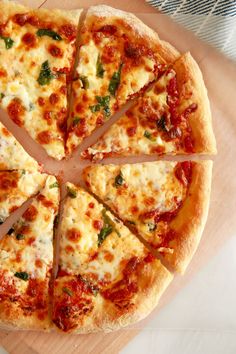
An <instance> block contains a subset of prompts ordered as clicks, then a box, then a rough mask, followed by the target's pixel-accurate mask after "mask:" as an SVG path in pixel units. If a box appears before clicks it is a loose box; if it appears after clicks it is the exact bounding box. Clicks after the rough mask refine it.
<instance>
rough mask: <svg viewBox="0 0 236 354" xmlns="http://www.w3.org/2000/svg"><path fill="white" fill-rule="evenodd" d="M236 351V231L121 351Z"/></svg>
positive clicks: (166, 353)
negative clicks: (235, 234)
mask: <svg viewBox="0 0 236 354" xmlns="http://www.w3.org/2000/svg"><path fill="white" fill-rule="evenodd" d="M147 353H148V354H154V353H155V354H236V236H235V237H233V238H232V239H231V240H230V241H229V242H228V243H227V244H226V245H225V246H224V247H223V248H222V249H221V251H220V252H219V253H218V254H217V255H216V256H215V257H214V258H212V259H211V260H210V261H209V263H208V264H207V265H206V266H205V267H204V269H202V270H201V271H200V272H199V273H198V274H197V275H195V277H194V278H193V279H192V281H190V283H189V284H188V285H187V286H186V287H185V288H184V289H182V290H181V291H180V292H179V293H178V294H177V296H176V297H175V298H174V299H173V300H172V302H171V303H170V304H169V305H167V306H166V307H165V308H163V309H162V310H161V311H160V312H159V314H158V315H157V316H156V318H154V319H153V320H152V321H151V322H150V323H149V324H148V326H147V327H146V328H145V329H144V330H142V332H141V333H140V334H139V335H138V336H137V337H135V338H134V339H133V340H132V341H131V342H130V343H129V344H128V345H127V346H126V347H125V348H124V349H123V350H122V352H121V354H147Z"/></svg>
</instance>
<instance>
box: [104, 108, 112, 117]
mask: <svg viewBox="0 0 236 354" xmlns="http://www.w3.org/2000/svg"><path fill="white" fill-rule="evenodd" d="M103 112H104V114H105V116H106V117H110V115H111V110H110V107H109V106H105V107H104V108H103Z"/></svg>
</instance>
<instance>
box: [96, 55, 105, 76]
mask: <svg viewBox="0 0 236 354" xmlns="http://www.w3.org/2000/svg"><path fill="white" fill-rule="evenodd" d="M96 69H97V70H96V75H97V77H100V78H103V76H104V72H105V70H104V68H103V65H102V62H101V58H100V54H98V58H97V63H96Z"/></svg>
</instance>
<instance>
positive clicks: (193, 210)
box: [165, 161, 213, 274]
mask: <svg viewBox="0 0 236 354" xmlns="http://www.w3.org/2000/svg"><path fill="white" fill-rule="evenodd" d="M212 166H213V163H212V161H199V162H198V163H197V164H196V165H195V166H194V168H193V175H192V182H191V185H190V188H189V191H188V196H187V198H186V200H185V201H184V204H183V207H182V208H181V210H180V212H179V213H178V215H177V217H176V218H175V219H174V220H173V221H172V222H171V223H170V226H171V228H173V229H174V230H175V231H176V232H177V233H178V234H179V235H180V237H179V238H178V239H177V240H176V241H175V242H174V243H172V244H170V246H171V245H172V246H173V247H174V250H175V251H174V253H173V254H169V255H165V260H167V261H168V262H169V264H170V265H171V267H172V269H174V270H177V271H178V272H180V273H182V274H183V273H184V272H185V270H186V268H187V266H188V264H189V262H190V261H191V259H192V257H193V255H194V253H195V251H196V249H197V247H198V245H199V242H200V240H201V236H202V233H203V229H204V227H205V224H206V220H207V215H208V209H209V202H210V192H211V178H212Z"/></svg>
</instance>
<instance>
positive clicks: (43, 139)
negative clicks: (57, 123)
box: [37, 130, 52, 144]
mask: <svg viewBox="0 0 236 354" xmlns="http://www.w3.org/2000/svg"><path fill="white" fill-rule="evenodd" d="M37 140H38V142H39V143H40V144H49V143H50V142H51V141H52V137H51V133H50V131H49V130H45V131H43V132H41V133H39V134H38V136H37Z"/></svg>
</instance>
